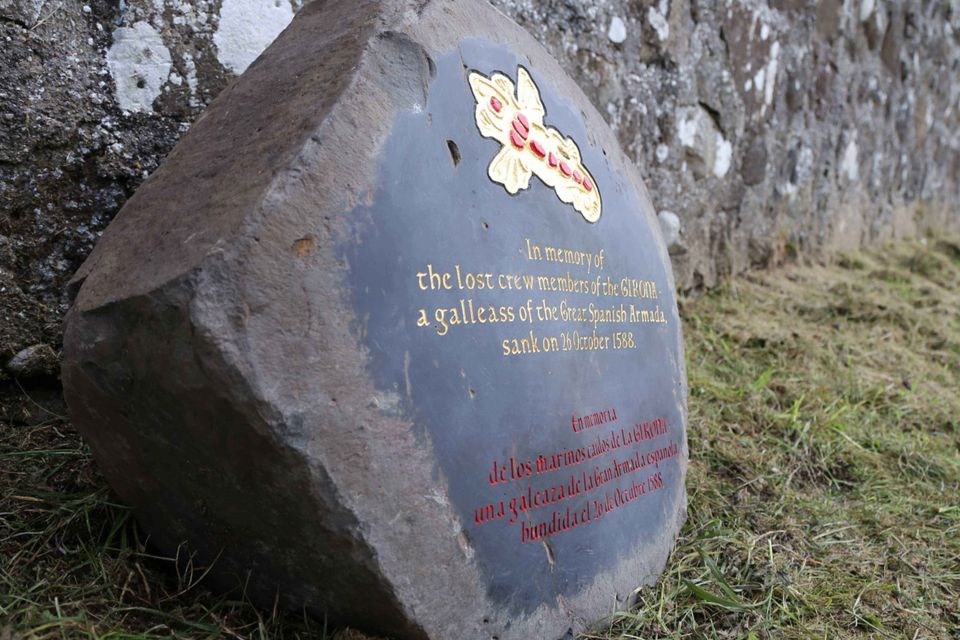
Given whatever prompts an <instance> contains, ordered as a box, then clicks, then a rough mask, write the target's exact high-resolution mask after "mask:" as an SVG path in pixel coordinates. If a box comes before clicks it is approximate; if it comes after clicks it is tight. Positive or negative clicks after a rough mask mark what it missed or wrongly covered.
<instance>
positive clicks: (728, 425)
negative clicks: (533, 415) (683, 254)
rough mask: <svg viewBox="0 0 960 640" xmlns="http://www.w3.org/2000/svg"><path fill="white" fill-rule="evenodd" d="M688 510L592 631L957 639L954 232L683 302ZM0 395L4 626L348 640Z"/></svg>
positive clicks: (54, 422)
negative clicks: (124, 500) (212, 552)
mask: <svg viewBox="0 0 960 640" xmlns="http://www.w3.org/2000/svg"><path fill="white" fill-rule="evenodd" d="M682 315H683V318H684V330H685V336H686V349H687V359H688V373H689V380H690V425H689V430H688V438H689V445H690V447H689V448H690V455H691V459H690V472H689V478H688V483H687V490H688V494H689V518H688V521H687V524H686V526H685V527H684V530H683V533H682V535H681V539H680V541H679V543H678V546H677V548H676V549H675V551H674V553H673V555H672V558H671V560H670V562H669V564H668V565H667V569H666V572H665V574H664V576H663V577H662V578H661V580H660V581H659V582H658V583H657V584H656V585H655V586H653V587H645V588H642V589H640V590H638V592H637V594H636V595H637V600H638V601H637V605H636V606H635V607H633V608H632V609H631V610H630V611H628V612H624V613H617V614H613V615H612V616H611V617H610V619H609V620H607V621H605V622H603V623H600V624H598V625H597V626H596V627H595V631H594V633H592V634H587V635H586V636H585V637H588V638H600V639H605V640H609V639H613V638H622V639H632V638H674V639H678V640H679V639H686V638H691V639H692V638H738V639H739V638H743V639H747V640H749V639H757V640H759V639H763V638H829V639H833V638H867V637H870V638H951V637H953V638H956V637H958V635H957V634H958V631H957V630H958V629H960V497H958V496H960V394H958V389H960V243H957V242H955V241H948V240H941V241H936V242H927V243H902V244H897V245H890V246H885V247H882V248H878V249H875V250H872V251H868V252H858V253H855V254H850V255H846V256H840V257H838V258H837V259H836V260H835V261H834V262H833V263H832V264H830V265H818V266H803V267H798V266H793V267H788V268H785V269H781V270H777V271H770V272H756V273H752V274H748V275H746V276H743V277H741V278H738V279H734V280H731V281H729V282H728V283H726V284H725V285H723V286H722V287H719V288H717V289H716V290H714V291H711V292H709V293H707V294H705V295H703V296H701V297H698V298H696V299H684V300H682ZM4 394H5V395H3V396H2V397H0V408H2V413H0V640H7V639H8V638H11V639H12V638H91V639H93V638H97V639H106V638H110V639H121V638H124V639H125V638H169V637H182V638H335V637H336V638H341V639H342V640H346V639H347V638H351V637H352V638H360V637H362V636H360V635H359V634H355V633H353V632H350V631H349V630H340V631H338V632H335V633H334V632H328V631H327V630H326V629H325V628H324V625H323V623H322V622H317V621H311V620H308V619H306V618H305V617H304V616H303V615H302V614H299V613H297V612H293V613H291V612H282V611H277V610H269V611H264V610H259V609H257V608H255V607H253V606H252V605H250V604H249V603H248V602H247V601H246V600H245V598H244V596H243V593H242V592H241V593H233V594H228V595H226V596H222V595H214V594H213V593H211V592H209V591H208V590H207V589H206V588H205V586H204V583H203V579H202V578H203V575H204V568H203V567H197V566H194V564H193V563H192V561H191V558H190V554H189V553H188V552H187V551H186V550H182V552H181V553H180V554H179V556H178V557H176V558H164V557H159V556H158V555H157V554H156V553H155V552H154V551H152V549H151V547H150V545H149V541H147V540H144V539H143V537H142V534H141V533H140V532H139V530H138V528H137V527H136V525H135V523H134V522H133V520H132V518H131V517H130V514H129V512H128V511H127V510H126V509H125V508H124V507H123V506H121V505H118V504H114V502H113V501H112V499H111V496H110V494H109V492H108V491H107V490H106V489H105V486H104V483H103V481H102V479H101V478H100V477H99V475H98V474H97V472H96V467H95V465H94V463H93V462H92V460H91V458H90V455H89V452H88V450H87V448H86V447H85V446H84V445H83V443H82V442H81V440H80V438H79V437H78V436H77V434H76V433H75V432H74V431H73V430H72V428H71V427H70V425H69V424H68V423H67V422H66V421H65V420H64V419H63V418H62V417H61V416H63V415H64V410H63V407H62V404H61V401H60V400H59V399H58V396H57V393H56V391H55V390H46V391H43V390H32V389H26V390H24V389H19V388H16V387H14V388H10V389H7V390H6V391H5V392H4Z"/></svg>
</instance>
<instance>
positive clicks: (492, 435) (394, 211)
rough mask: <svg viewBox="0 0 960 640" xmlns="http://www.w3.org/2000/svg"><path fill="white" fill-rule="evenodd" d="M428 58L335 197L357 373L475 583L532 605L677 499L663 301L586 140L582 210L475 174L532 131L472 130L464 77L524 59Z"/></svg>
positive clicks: (676, 442) (606, 169)
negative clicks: (429, 485)
mask: <svg viewBox="0 0 960 640" xmlns="http://www.w3.org/2000/svg"><path fill="white" fill-rule="evenodd" d="M435 64H436V76H435V78H433V80H432V82H431V84H430V93H429V97H428V99H427V102H426V105H425V109H423V110H422V111H420V112H418V113H405V114H400V115H398V117H397V120H396V122H395V123H394V126H393V131H392V133H391V135H390V137H389V138H388V140H387V142H386V146H385V148H384V154H383V157H384V161H383V162H382V163H381V166H380V167H379V177H378V181H377V188H376V193H375V196H374V198H373V203H372V205H370V206H359V207H357V209H355V210H354V211H353V212H352V213H351V214H350V216H349V219H350V232H349V233H347V234H346V238H345V240H343V241H341V242H340V243H339V244H338V251H339V255H341V256H343V258H344V260H346V262H347V263H348V264H349V265H350V275H349V281H350V291H351V301H352V304H353V306H354V308H355V309H356V310H357V315H358V317H359V319H358V322H357V324H356V326H355V327H354V330H355V331H356V332H357V334H358V335H359V336H362V341H363V343H364V345H365V346H366V347H367V349H368V350H369V354H370V375H371V377H372V378H373V380H374V381H375V383H376V385H377V386H378V387H379V388H380V389H382V390H384V391H396V392H397V393H398V394H399V396H400V398H401V406H402V411H403V412H404V413H405V414H406V415H409V416H410V417H411V419H412V420H413V422H414V424H415V425H416V427H417V429H418V430H423V432H424V435H426V436H428V437H429V439H430V440H431V442H432V443H433V447H434V451H435V455H436V457H437V462H438V465H439V467H440V471H441V472H442V473H443V475H444V476H445V477H446V479H447V483H448V486H449V494H450V500H451V501H452V503H453V505H454V507H455V509H456V512H457V514H458V515H459V516H460V518H461V519H462V521H463V523H464V532H465V535H466V536H467V537H468V538H469V540H470V541H471V543H472V545H473V546H474V548H475V549H476V553H477V558H476V560H477V563H478V564H479V565H480V567H481V569H482V571H483V574H484V576H485V578H486V580H487V584H488V588H489V593H490V596H491V597H492V598H493V599H495V600H496V601H497V602H498V603H501V604H502V605H503V606H505V607H508V608H510V609H511V610H513V609H518V610H522V611H532V610H534V609H536V607H537V606H539V605H541V604H542V603H544V602H550V601H553V600H554V599H555V598H556V596H558V595H569V594H571V593H575V592H577V591H578V590H580V589H582V588H583V587H584V586H586V585H588V584H589V583H590V582H591V581H592V580H593V578H594V577H595V576H596V575H597V574H598V573H600V572H601V571H602V570H604V569H610V568H611V567H613V566H614V565H615V564H616V563H617V562H618V560H620V559H621V558H623V556H624V555H625V554H626V553H627V552H628V551H629V550H630V549H631V547H633V546H634V545H636V544H637V543H638V542H642V541H643V540H647V539H651V538H655V537H656V534H657V532H658V531H659V530H660V529H661V528H662V527H663V525H664V519H665V515H666V514H673V513H676V511H677V509H678V508H679V507H680V503H681V502H682V500H683V498H682V496H683V491H682V488H683V484H682V483H683V477H682V474H681V469H680V466H679V465H678V464H677V463H676V460H675V458H676V457H677V456H679V455H681V453H682V452H683V447H684V432H683V418H684V416H683V410H682V399H683V397H684V380H683V376H682V372H683V368H682V365H681V361H682V358H683V356H682V353H680V351H679V344H680V342H679V340H678V337H677V335H678V332H679V322H678V318H677V310H676V301H675V299H674V294H673V290H672V288H671V286H670V279H669V276H668V273H667V271H668V269H669V266H668V265H667V263H666V262H665V260H664V259H663V255H662V252H661V251H659V250H658V247H657V241H656V236H655V234H657V233H659V230H658V229H656V228H654V227H653V226H652V224H651V223H652V222H653V218H652V217H651V216H649V215H648V214H647V211H645V207H644V203H643V201H642V200H641V199H640V196H639V194H637V193H636V192H635V191H633V190H632V189H631V186H630V185H629V184H628V183H627V182H626V180H625V179H624V178H623V177H622V176H618V175H617V173H616V172H615V171H613V170H612V167H611V166H610V163H609V162H608V161H607V160H606V158H605V157H604V153H603V151H602V150H601V149H600V148H596V147H594V146H593V145H591V144H589V143H586V144H581V145H580V152H581V154H582V164H583V165H585V166H586V167H589V170H590V171H591V172H592V175H593V178H594V180H593V182H594V183H595V186H594V188H593V189H592V192H593V193H594V194H596V193H597V192H598V190H599V193H600V194H601V196H602V210H601V215H600V216H599V218H598V219H597V220H596V221H595V222H589V221H587V220H586V219H585V218H584V216H583V215H581V214H580V213H578V212H577V211H576V210H575V209H574V207H573V206H571V205H570V204H565V203H564V202H562V201H561V200H560V198H559V197H558V195H557V193H556V192H555V190H554V189H552V188H550V187H548V186H546V184H545V183H544V182H543V181H542V180H540V179H539V178H538V177H537V176H536V175H534V176H533V177H532V178H531V179H530V181H529V187H528V188H527V189H526V190H522V191H519V192H518V193H516V194H515V195H511V194H509V193H508V192H507V190H506V188H505V187H504V186H503V185H501V184H498V183H496V182H494V180H493V179H492V178H491V177H489V176H488V165H489V164H490V162H491V160H492V159H493V158H494V157H495V156H496V155H497V154H498V152H500V151H501V149H502V148H503V149H505V150H506V151H507V152H510V153H515V154H516V156H517V159H516V160H515V162H517V163H521V162H528V163H529V164H533V163H534V162H536V161H537V155H538V154H536V152H534V151H533V150H532V148H531V145H530V141H531V140H533V139H534V136H535V134H534V132H532V131H531V132H530V135H528V141H527V144H526V145H525V146H522V147H521V146H515V145H513V144H512V142H511V146H509V147H506V146H504V145H501V144H500V143H499V142H497V141H496V140H494V139H490V138H484V137H483V136H482V135H481V132H480V130H479V129H478V125H477V122H476V119H475V117H474V104H475V102H474V95H473V94H472V93H471V87H470V85H469V84H468V82H467V74H468V72H469V71H474V72H478V73H480V74H483V75H485V76H489V75H492V74H493V73H495V72H501V73H502V74H503V75H505V76H508V77H511V78H515V77H516V76H517V74H518V69H523V67H522V66H521V65H524V64H526V60H525V59H523V58H520V57H518V56H517V55H516V54H515V53H512V52H511V51H510V50H509V49H507V48H506V47H503V46H497V45H495V44H493V43H491V42H488V41H483V40H478V39H471V40H466V41H463V42H461V43H460V47H459V49H458V50H457V51H456V52H450V53H447V54H446V55H443V56H441V57H438V58H437V59H436V60H435ZM520 73H523V71H520ZM528 73H529V76H530V77H531V78H532V80H533V82H534V84H535V86H536V87H538V88H539V94H540V98H541V100H542V103H543V105H544V106H545V107H546V114H545V121H546V122H547V123H549V124H550V125H552V126H554V127H556V128H557V129H559V130H560V131H562V132H564V133H565V134H566V135H567V136H569V137H571V138H572V139H573V140H579V141H587V140H589V139H590V137H589V134H588V132H587V130H586V129H585V127H584V124H583V119H582V116H581V115H580V113H579V110H578V109H577V108H576V106H575V105H574V104H573V103H571V102H570V101H569V100H565V99H563V98H562V96H560V95H559V94H558V93H557V92H556V90H554V88H553V87H552V86H551V83H550V82H549V79H548V78H546V77H543V76H541V75H540V74H538V73H537V72H536V70H534V69H531V70H530V71H529V72H528ZM507 90H508V91H509V88H508V89H507ZM497 100H498V101H499V103H500V104H501V105H502V107H501V111H506V110H507V108H508V107H507V105H506V104H503V103H504V102H505V101H504V100H501V99H499V98H497ZM495 104H497V103H495ZM520 113H523V111H522V108H521V110H520ZM481 117H483V116H482V115H481ZM503 120H504V121H505V122H506V123H507V126H509V127H510V129H509V131H514V129H513V126H512V119H511V118H510V117H509V115H507V117H504V118H503ZM528 121H529V120H528ZM508 135H509V134H508ZM544 150H545V151H546V149H544ZM550 153H552V151H548V152H547V155H549V154H550ZM557 156H558V158H559V157H560V152H557ZM542 164H543V163H542ZM545 164H546V165H547V170H550V167H549V164H550V163H549V158H547V162H546V163H545ZM557 165H559V161H558V162H557ZM554 171H555V172H556V173H557V175H558V176H561V177H562V176H563V172H562V171H560V168H559V166H557V167H556V168H554ZM571 174H572V170H571ZM571 178H572V176H571ZM581 189H582V187H581ZM583 191H584V192H585V193H589V192H587V191H586V190H585V189H583Z"/></svg>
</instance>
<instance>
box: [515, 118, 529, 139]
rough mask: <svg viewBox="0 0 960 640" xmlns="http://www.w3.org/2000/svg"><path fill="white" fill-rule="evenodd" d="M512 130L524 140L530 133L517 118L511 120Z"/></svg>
mask: <svg viewBox="0 0 960 640" xmlns="http://www.w3.org/2000/svg"><path fill="white" fill-rule="evenodd" d="M513 130H514V131H516V132H517V133H518V134H519V135H520V137H521V138H523V139H524V140H526V139H527V135H528V134H529V133H530V132H529V130H528V129H526V128H525V127H524V126H523V125H522V124H521V123H520V121H518V120H514V121H513Z"/></svg>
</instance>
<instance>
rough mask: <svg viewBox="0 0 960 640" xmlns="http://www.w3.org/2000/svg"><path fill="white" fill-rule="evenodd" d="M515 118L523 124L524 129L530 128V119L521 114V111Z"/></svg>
mask: <svg viewBox="0 0 960 640" xmlns="http://www.w3.org/2000/svg"><path fill="white" fill-rule="evenodd" d="M517 120H519V121H520V124H522V125H523V128H524V129H526V130H527V131H529V130H530V121H529V120H527V116H525V115H523V114H522V113H518V114H517Z"/></svg>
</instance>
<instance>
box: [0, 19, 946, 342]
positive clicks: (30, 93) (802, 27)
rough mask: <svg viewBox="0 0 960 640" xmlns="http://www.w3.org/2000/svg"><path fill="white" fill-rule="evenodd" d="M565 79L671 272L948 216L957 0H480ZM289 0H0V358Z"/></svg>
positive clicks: (53, 307) (40, 319)
mask: <svg viewBox="0 0 960 640" xmlns="http://www.w3.org/2000/svg"><path fill="white" fill-rule="evenodd" d="M491 1H492V2H493V4H494V5H495V6H497V7H498V8H500V9H501V10H503V11H504V12H505V13H507V14H508V15H509V16H511V17H512V18H514V19H515V20H516V21H518V22H519V23H520V24H521V25H523V26H524V27H526V28H527V29H528V30H529V31H530V32H531V33H532V34H533V35H534V36H535V37H536V38H537V39H538V40H540V41H541V42H543V43H544V44H545V45H546V46H547V47H548V49H549V50H550V51H551V52H552V53H553V54H554V55H555V56H556V57H557V58H558V60H559V61H560V62H561V64H562V65H563V66H564V67H565V68H566V69H567V70H568V71H569V72H570V73H571V74H572V75H573V76H574V78H575V79H577V81H578V82H579V83H580V84H581V86H582V87H583V88H584V90H585V91H586V92H587V94H588V95H589V96H590V98H591V99H592V100H593V101H594V103H595V104H596V105H597V106H598V107H599V109H600V111H601V112H602V113H604V114H605V115H606V117H607V119H608V121H609V122H610V124H611V125H612V126H613V127H614V128H615V129H616V131H617V133H618V136H619V139H620V142H621V144H622V145H623V147H624V149H625V150H626V151H627V153H628V154H629V155H630V156H631V157H632V158H633V159H634V160H636V162H637V163H638V165H639V166H640V168H641V171H642V173H643V175H644V177H645V178H646V181H647V184H648V185H649V187H650V191H651V196H652V198H653V200H654V204H655V205H656V207H657V209H658V210H668V211H672V212H675V213H676V214H677V216H678V217H679V220H680V223H681V228H680V232H679V237H678V239H677V240H676V242H675V246H674V247H673V249H672V250H671V253H672V256H673V260H674V268H675V272H676V275H677V281H678V284H679V285H680V286H681V287H683V288H689V287H696V286H702V285H709V284H711V283H713V282H715V281H716V279H717V277H718V276H720V275H722V274H725V273H731V272H736V271H739V270H742V269H744V268H747V267H749V266H750V265H752V264H765V263H767V262H769V261H770V260H771V259H776V257H777V256H778V255H781V253H782V248H783V247H787V248H788V252H796V253H799V254H816V253H817V252H820V251H822V250H828V251H829V250H833V249H837V248H843V247H850V246H856V245H859V244H862V243H868V242H877V241H882V240H884V239H887V238H891V237H895V236H899V235H904V234H910V233H915V232H918V231H921V230H923V229H924V228H926V227H928V226H944V225H952V226H956V225H957V224H958V223H957V219H958V216H957V202H958V200H960V195H958V178H957V176H958V175H960V133H958V132H960V117H958V98H960V3H958V2H956V0H952V1H950V2H936V3H921V2H919V1H895V2H885V3H879V2H873V1H872V0H861V1H859V2H857V1H854V0H845V1H841V0H823V1H821V2H813V1H811V0H790V1H786V0H777V1H773V2H770V3H764V2H757V1H752V0H733V1H731V2H723V3H720V2H705V1H696V0H693V1H691V0H658V1H656V2H651V1H650V0H642V1H631V0H595V1H593V2H579V1H577V2H573V1H571V0H536V1H534V0H491ZM298 5H299V3H298V2H296V0H294V1H293V2H291V0H280V1H279V2H277V1H276V0H191V1H185V0H130V1H129V2H125V3H122V4H116V3H113V2H107V1H105V0H91V1H90V2H89V4H85V3H84V0H66V1H65V2H62V3H50V2H43V1H42V0H0V38H2V47H0V287H3V288H4V293H5V294H6V295H4V296H3V299H2V302H0V317H2V318H3V319H4V321H5V322H6V323H8V324H9V325H10V326H8V327H6V328H4V329H2V330H0V341H2V342H0V359H5V358H9V357H12V356H13V355H14V354H15V353H17V352H18V351H20V350H22V349H23V348H26V347H28V346H30V345H32V344H36V343H41V342H45V343H50V344H56V342H57V341H58V337H57V332H58V326H59V321H60V317H61V315H62V312H63V311H64V309H65V306H66V304H67V302H68V300H67V296H66V294H65V293H64V284H65V282H66V279H67V278H68V277H69V275H70V274H71V273H72V272H73V271H74V270H75V269H76V268H77V267H78V266H79V264H80V262H81V261H82V259H83V258H84V257H85V256H86V255H87V254H88V253H89V251H90V249H91V247H92V245H93V243H94V242H95V240H96V238H97V236H98V234H99V232H100V231H102V229H103V228H104V227H105V226H106V224H107V223H108V222H109V221H110V219H111V218H112V217H113V215H114V214H115V213H116V211H117V210H118V209H119V207H120V206H121V205H122V204H123V202H124V201H125V200H126V198H127V197H128V196H129V195H130V194H131V193H132V191H133V189H134V188H136V186H137V185H138V184H139V183H140V182H141V181H142V180H143V179H144V178H145V177H146V176H147V175H149V174H150V172H152V171H153V170H154V169H155V168H156V167H157V165H158V163H159V161H160V160H161V159H162V158H163V157H164V156H165V154H166V153H167V152H168V151H169V150H170V148H171V147H172V145H173V143H174V142H175V141H176V140H177V138H178V137H179V136H180V134H181V133H182V132H183V131H184V130H185V129H186V128H187V127H188V126H189V124H190V123H191V122H192V121H193V120H195V119H196V118H197V117H198V116H199V114H200V113H201V111H202V109H203V107H204V106H205V105H206V104H207V103H209V101H210V100H211V99H212V98H213V97H214V96H215V95H217V94H218V93H219V92H220V91H221V90H222V89H223V87H224V86H226V84H227V82H229V80H230V78H231V77H233V76H234V75H235V74H237V73H239V72H241V71H242V70H243V69H244V68H245V66H246V65H247V64H249V62H250V61H252V60H253V58H254V57H255V56H256V55H257V54H258V52H259V51H260V50H262V49H263V48H264V47H265V46H266V45H267V44H268V43H269V42H270V41H271V39H272V38H273V37H274V36H275V35H276V34H277V33H278V32H279V31H280V30H281V29H282V28H283V26H285V25H286V23H287V22H288V21H289V20H290V18H291V17H292V15H293V13H294V12H295V11H296V10H297V9H298Z"/></svg>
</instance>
